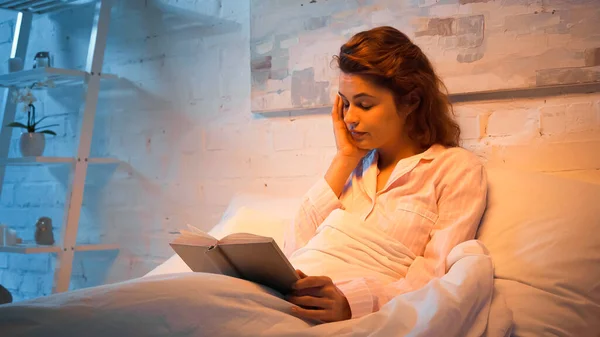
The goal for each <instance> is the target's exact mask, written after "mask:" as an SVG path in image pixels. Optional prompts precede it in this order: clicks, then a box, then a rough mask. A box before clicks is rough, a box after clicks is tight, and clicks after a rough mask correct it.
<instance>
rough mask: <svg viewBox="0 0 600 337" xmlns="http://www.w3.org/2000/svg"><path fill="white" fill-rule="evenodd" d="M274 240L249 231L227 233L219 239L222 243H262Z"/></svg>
mask: <svg viewBox="0 0 600 337" xmlns="http://www.w3.org/2000/svg"><path fill="white" fill-rule="evenodd" d="M271 241H274V239H273V238H270V237H266V236H260V235H255V234H250V233H234V234H229V235H227V236H226V237H224V238H223V239H221V240H219V243H222V244H243V243H264V242H271Z"/></svg>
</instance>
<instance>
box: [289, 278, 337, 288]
mask: <svg viewBox="0 0 600 337" xmlns="http://www.w3.org/2000/svg"><path fill="white" fill-rule="evenodd" d="M327 284H333V281H331V279H330V278H329V277H327V276H308V277H305V278H303V279H301V280H298V281H297V282H296V283H295V284H294V289H297V290H299V289H306V288H314V287H323V286H325V285H327Z"/></svg>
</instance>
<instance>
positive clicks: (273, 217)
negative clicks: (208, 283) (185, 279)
mask: <svg viewBox="0 0 600 337" xmlns="http://www.w3.org/2000/svg"><path fill="white" fill-rule="evenodd" d="M299 205H300V199H295V198H281V197H273V196H268V195H264V194H239V195H236V196H235V197H234V198H233V199H232V201H231V202H230V204H229V206H228V208H227V210H226V211H225V212H224V214H223V216H222V218H221V221H219V223H218V224H217V225H216V226H215V227H213V228H212V229H211V230H210V231H209V234H210V235H212V236H214V237H216V238H217V239H221V238H223V237H224V236H226V235H228V234H232V233H242V232H245V233H251V234H256V235H262V236H269V237H272V238H273V239H275V242H276V243H277V245H278V246H279V248H281V249H282V250H283V237H284V233H285V228H286V226H288V225H290V224H291V222H292V221H293V218H294V215H295V213H296V211H297V209H298V207H299ZM190 271H191V270H190V268H189V267H188V266H187V265H186V264H185V262H183V260H182V259H181V258H180V257H179V255H177V254H174V255H173V256H171V257H170V258H169V259H168V260H166V261H165V262H163V263H161V264H160V265H159V266H157V267H156V268H154V269H153V270H151V271H150V272H149V273H147V274H146V275H144V277H146V276H153V275H162V274H172V273H184V272H190Z"/></svg>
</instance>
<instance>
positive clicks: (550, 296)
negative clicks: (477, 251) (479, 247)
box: [478, 168, 600, 337]
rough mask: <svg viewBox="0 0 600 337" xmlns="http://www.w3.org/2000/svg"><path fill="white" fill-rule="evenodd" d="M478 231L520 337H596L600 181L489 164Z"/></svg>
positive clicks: (599, 308) (598, 325) (599, 298)
mask: <svg viewBox="0 0 600 337" xmlns="http://www.w3.org/2000/svg"><path fill="white" fill-rule="evenodd" d="M487 172H488V181H489V192H488V206H487V209H486V212H485V214H484V217H483V220H482V223H481V226H480V228H479V232H478V239H479V240H481V241H482V242H483V243H484V244H485V245H486V247H487V248H488V249H489V250H490V253H491V255H492V258H493V261H494V265H495V273H496V275H495V277H496V282H495V289H496V291H497V292H498V293H499V294H500V295H503V296H504V297H505V299H506V302H507V304H508V307H509V308H510V309H511V310H512V311H513V317H514V324H515V326H514V330H513V331H514V333H515V334H516V335H518V336H549V335H553V336H556V335H559V336H579V337H583V336H594V337H597V336H598V331H600V319H598V318H599V317H600V239H599V232H600V208H599V207H598V204H599V203H600V186H598V185H594V184H589V183H585V182H579V181H574V180H569V179H564V178H559V177H553V176H550V175H546V174H542V173H528V172H519V171H511V170H504V169H492V168H488V170H487Z"/></svg>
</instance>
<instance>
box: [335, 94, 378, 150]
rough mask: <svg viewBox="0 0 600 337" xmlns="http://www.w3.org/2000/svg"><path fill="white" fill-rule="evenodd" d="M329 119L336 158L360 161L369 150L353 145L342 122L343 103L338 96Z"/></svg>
mask: <svg viewBox="0 0 600 337" xmlns="http://www.w3.org/2000/svg"><path fill="white" fill-rule="evenodd" d="M331 119H332V121H333V133H334V135H335V145H336V147H337V156H338V157H340V158H347V159H350V160H356V161H358V160H360V159H362V157H364V156H365V155H366V154H367V153H368V152H369V150H364V149H361V148H359V147H358V146H356V144H355V143H354V140H353V139H352V135H351V134H350V131H348V128H347V127H346V123H345V122H344V102H343V101H342V98H341V97H340V96H339V95H336V96H335V102H334V103H333V108H332V109H331Z"/></svg>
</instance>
